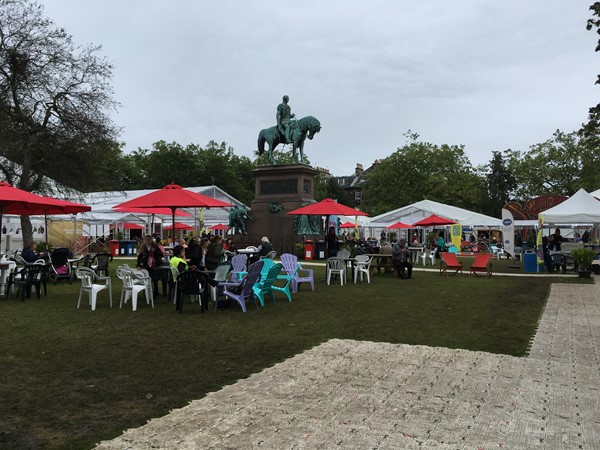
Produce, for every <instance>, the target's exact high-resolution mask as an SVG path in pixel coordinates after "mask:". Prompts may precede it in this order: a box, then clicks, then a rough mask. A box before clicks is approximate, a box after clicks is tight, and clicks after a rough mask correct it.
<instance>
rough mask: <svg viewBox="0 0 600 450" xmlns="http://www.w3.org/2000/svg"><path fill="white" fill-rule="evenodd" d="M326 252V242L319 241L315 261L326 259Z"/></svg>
mask: <svg viewBox="0 0 600 450" xmlns="http://www.w3.org/2000/svg"><path fill="white" fill-rule="evenodd" d="M326 251H327V246H326V245H325V241H317V245H316V248H315V259H325V258H326V256H325V253H326Z"/></svg>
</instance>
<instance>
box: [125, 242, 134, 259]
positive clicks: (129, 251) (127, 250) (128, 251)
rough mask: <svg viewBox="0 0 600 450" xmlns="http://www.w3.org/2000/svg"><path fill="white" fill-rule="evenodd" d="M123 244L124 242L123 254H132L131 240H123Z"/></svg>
mask: <svg viewBox="0 0 600 450" xmlns="http://www.w3.org/2000/svg"><path fill="white" fill-rule="evenodd" d="M123 244H124V245H123V248H124V249H125V256H131V255H133V252H132V249H133V242H132V241H124V242H123Z"/></svg>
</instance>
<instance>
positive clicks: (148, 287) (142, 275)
mask: <svg viewBox="0 0 600 450" xmlns="http://www.w3.org/2000/svg"><path fill="white" fill-rule="evenodd" d="M131 270H132V272H133V274H134V275H135V279H134V280H133V281H134V283H136V284H143V285H144V292H145V294H146V303H152V307H153V308H154V290H153V288H152V278H150V274H149V273H148V271H147V270H146V269H131Z"/></svg>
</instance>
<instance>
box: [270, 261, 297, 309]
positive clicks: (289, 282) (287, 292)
mask: <svg viewBox="0 0 600 450" xmlns="http://www.w3.org/2000/svg"><path fill="white" fill-rule="evenodd" d="M299 268H300V266H296V269H294V271H293V272H291V273H290V272H288V273H287V274H285V275H279V276H278V277H277V279H279V280H285V284H284V285H283V286H275V285H273V287H272V288H271V289H272V290H273V291H276V292H283V293H284V294H285V295H286V296H287V298H288V300H289V301H290V303H291V301H292V293H291V292H290V286H291V285H292V281H293V280H294V277H295V276H296V273H298V269H299Z"/></svg>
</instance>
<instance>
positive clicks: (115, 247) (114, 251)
mask: <svg viewBox="0 0 600 450" xmlns="http://www.w3.org/2000/svg"><path fill="white" fill-rule="evenodd" d="M108 249H109V250H110V254H111V255H113V256H119V241H109V242H108Z"/></svg>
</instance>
